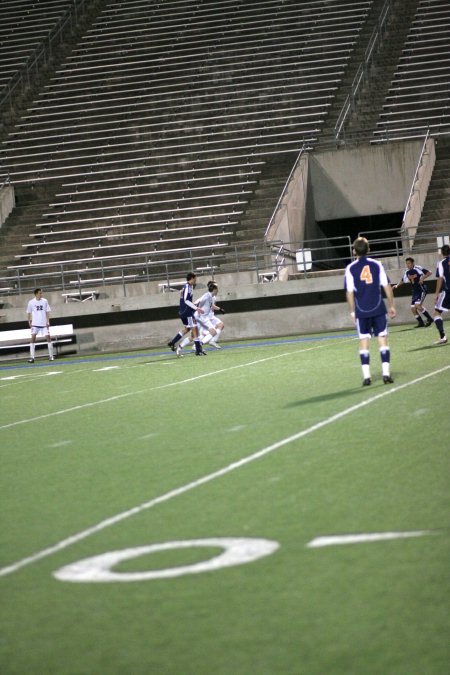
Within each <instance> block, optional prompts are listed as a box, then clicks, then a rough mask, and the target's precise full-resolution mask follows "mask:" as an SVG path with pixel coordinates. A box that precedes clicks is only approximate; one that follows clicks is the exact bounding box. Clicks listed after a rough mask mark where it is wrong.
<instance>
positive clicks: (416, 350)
mask: <svg viewBox="0 0 450 675" xmlns="http://www.w3.org/2000/svg"><path fill="white" fill-rule="evenodd" d="M436 347H442V345H423V346H422V347H414V349H408V352H423V351H425V350H426V349H436Z"/></svg>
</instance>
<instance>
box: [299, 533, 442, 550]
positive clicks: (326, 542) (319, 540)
mask: <svg viewBox="0 0 450 675" xmlns="http://www.w3.org/2000/svg"><path fill="white" fill-rule="evenodd" d="M433 534H439V532H437V531H436V530H416V531H411V532H372V533H371V534H336V535H331V536H328V537H316V538H315V539H311V541H309V542H308V543H307V544H306V548H322V547H323V546H340V545H342V544H363V543H365V542H373V541H390V540H391V539H409V538H411V537H427V536H430V535H433Z"/></svg>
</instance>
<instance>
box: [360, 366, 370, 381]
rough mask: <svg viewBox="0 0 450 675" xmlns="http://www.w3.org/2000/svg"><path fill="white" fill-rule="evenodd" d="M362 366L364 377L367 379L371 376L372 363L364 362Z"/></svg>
mask: <svg viewBox="0 0 450 675" xmlns="http://www.w3.org/2000/svg"><path fill="white" fill-rule="evenodd" d="M361 368H362V374H363V378H364V379H365V380H367V379H369V378H370V365H369V364H368V363H363V364H362V366H361Z"/></svg>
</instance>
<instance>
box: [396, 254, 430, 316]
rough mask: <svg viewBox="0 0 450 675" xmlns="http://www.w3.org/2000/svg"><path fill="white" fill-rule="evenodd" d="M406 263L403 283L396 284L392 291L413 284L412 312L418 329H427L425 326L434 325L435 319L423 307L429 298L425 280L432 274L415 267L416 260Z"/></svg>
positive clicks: (417, 266)
mask: <svg viewBox="0 0 450 675" xmlns="http://www.w3.org/2000/svg"><path fill="white" fill-rule="evenodd" d="M405 263H406V270H405V271H404V273H403V277H402V279H401V281H399V282H398V284H395V285H394V286H393V287H392V290H394V291H395V289H396V288H398V287H399V286H402V285H403V284H407V283H410V284H412V294H411V312H412V313H413V316H415V318H416V320H417V326H416V328H425V326H431V324H432V323H433V317H432V316H431V314H429V312H427V310H426V309H425V307H424V306H423V303H424V300H425V298H426V296H427V286H426V284H425V283H424V281H425V279H428V277H429V276H431V272H430V270H427V269H426V268H425V267H421V266H420V265H415V264H414V258H405ZM422 314H423V316H424V317H425V319H426V322H425V321H424V320H423V318H422Z"/></svg>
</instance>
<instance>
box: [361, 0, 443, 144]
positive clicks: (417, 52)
mask: <svg viewBox="0 0 450 675" xmlns="http://www.w3.org/2000/svg"><path fill="white" fill-rule="evenodd" d="M449 40H450V5H449V3H448V2H445V0H420V1H419V3H418V7H417V11H416V14H415V17H414V20H413V22H412V25H411V28H410V30H409V34H408V37H407V39H406V41H405V44H404V46H403V50H402V55H401V57H400V60H399V63H398V65H397V68H396V72H395V76H394V78H393V80H392V82H391V85H390V88H389V92H388V95H387V97H386V102H385V104H384V106H383V112H382V113H381V114H380V117H379V121H378V122H377V128H376V129H375V130H374V137H375V138H376V137H385V138H386V137H387V138H389V139H391V140H396V139H402V138H408V137H421V136H423V135H424V133H425V132H426V130H427V129H429V130H430V133H431V134H432V135H433V136H435V137H436V136H441V135H447V134H449V133H450V55H449V51H448V44H449Z"/></svg>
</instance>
